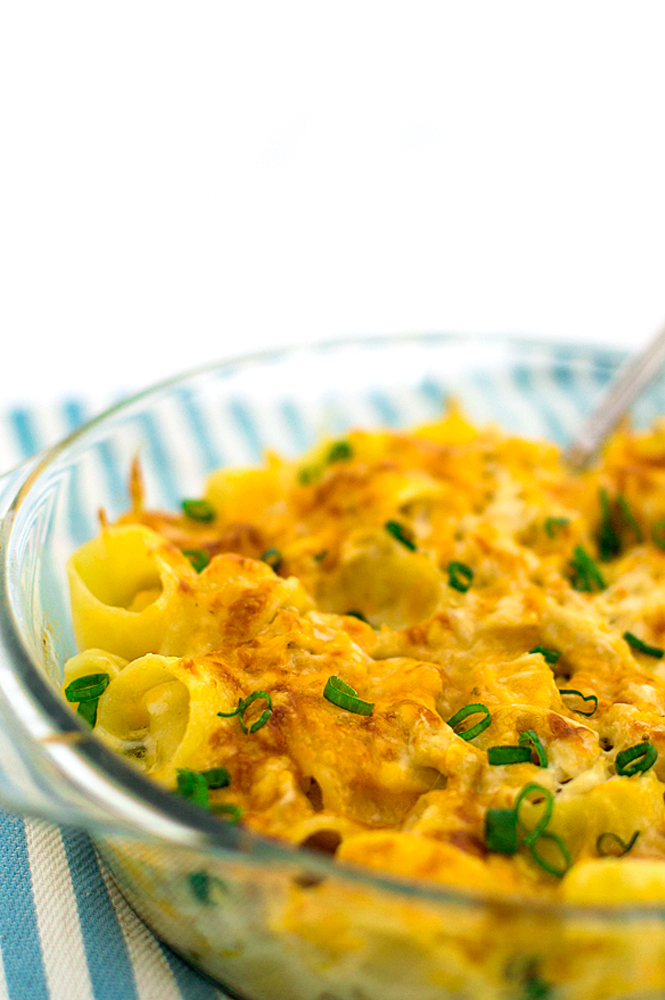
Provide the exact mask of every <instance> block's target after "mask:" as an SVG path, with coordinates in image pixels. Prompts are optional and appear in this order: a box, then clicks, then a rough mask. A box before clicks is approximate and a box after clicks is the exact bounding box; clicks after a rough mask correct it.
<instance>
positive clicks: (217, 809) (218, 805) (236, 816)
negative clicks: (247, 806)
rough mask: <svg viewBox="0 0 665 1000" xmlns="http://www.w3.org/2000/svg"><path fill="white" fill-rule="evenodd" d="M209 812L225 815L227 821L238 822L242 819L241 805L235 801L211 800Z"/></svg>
mask: <svg viewBox="0 0 665 1000" xmlns="http://www.w3.org/2000/svg"><path fill="white" fill-rule="evenodd" d="M210 812H211V813H213V814H214V815H215V816H226V817H227V819H228V822H229V823H239V822H240V820H241V819H242V807H241V806H239V805H237V804H236V803H235V802H211V803H210Z"/></svg>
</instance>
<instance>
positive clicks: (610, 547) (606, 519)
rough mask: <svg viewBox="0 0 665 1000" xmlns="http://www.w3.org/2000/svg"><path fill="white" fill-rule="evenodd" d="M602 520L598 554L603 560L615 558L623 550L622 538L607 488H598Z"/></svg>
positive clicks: (599, 531)
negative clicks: (618, 532) (615, 522)
mask: <svg viewBox="0 0 665 1000" xmlns="http://www.w3.org/2000/svg"><path fill="white" fill-rule="evenodd" d="M598 497H599V500H600V510H601V520H600V528H599V530H598V554H599V556H600V558H601V559H602V560H603V562H607V560H608V559H613V558H614V557H615V556H618V555H619V553H620V552H621V539H620V538H619V535H618V534H617V532H616V530H615V528H614V519H613V517H612V510H611V507H610V498H609V496H608V493H607V490H606V489H600V490H598Z"/></svg>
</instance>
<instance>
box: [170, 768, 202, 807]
mask: <svg viewBox="0 0 665 1000" xmlns="http://www.w3.org/2000/svg"><path fill="white" fill-rule="evenodd" d="M176 784H177V791H178V794H179V795H182V797H183V798H184V799H189V801H190V802H194V803H196V805H198V806H203V807H204V808H207V807H208V803H209V798H208V782H207V781H206V779H205V777H204V776H203V775H202V774H201V773H200V771H190V770H189V768H183V767H179V768H178V771H177V774H176Z"/></svg>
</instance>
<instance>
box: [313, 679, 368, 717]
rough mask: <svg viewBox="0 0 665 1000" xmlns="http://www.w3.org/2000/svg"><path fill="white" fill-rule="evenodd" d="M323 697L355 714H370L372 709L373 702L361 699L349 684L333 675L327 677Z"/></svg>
mask: <svg viewBox="0 0 665 1000" xmlns="http://www.w3.org/2000/svg"><path fill="white" fill-rule="evenodd" d="M323 697H324V698H325V699H326V700H327V701H330V702H332V704H333V705H337V707H338V708H344V709H346V711H347V712H354V713H355V715H371V714H372V712H373V711H374V702H370V701H363V700H362V698H359V697H358V692H357V691H355V690H354V688H352V687H351V685H350V684H347V683H346V681H343V680H342V678H341V677H337V676H335V675H333V676H332V677H329V678H328V680H327V682H326V686H325V688H324V689H323Z"/></svg>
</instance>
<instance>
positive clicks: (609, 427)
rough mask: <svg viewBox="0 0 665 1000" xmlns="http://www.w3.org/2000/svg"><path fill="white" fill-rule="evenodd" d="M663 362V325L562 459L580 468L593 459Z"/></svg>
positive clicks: (621, 373)
mask: <svg viewBox="0 0 665 1000" xmlns="http://www.w3.org/2000/svg"><path fill="white" fill-rule="evenodd" d="M663 363H665V327H663V329H662V330H661V331H660V332H659V333H657V334H656V336H655V337H654V338H653V340H652V341H651V342H650V343H649V344H647V346H646V347H645V349H644V350H643V351H641V352H640V353H639V354H638V355H637V357H636V358H633V360H632V361H629V362H628V363H627V364H626V366H625V367H623V368H622V369H621V370H620V371H619V373H618V375H617V377H616V378H615V380H614V381H613V382H612V384H611V385H610V387H609V389H608V390H607V392H606V394H605V396H604V397H603V398H602V399H601V401H600V403H599V405H598V406H596V407H595V408H594V410H593V411H592V413H591V414H590V415H589V416H588V417H587V419H586V420H585V422H584V424H583V425H582V429H581V430H580V432H579V434H578V435H577V437H576V438H574V440H573V441H572V442H571V443H570V444H569V445H568V448H567V450H566V458H567V460H568V464H569V465H570V466H572V468H573V469H576V470H579V471H581V470H582V469H584V468H585V467H586V466H587V465H588V464H589V463H590V462H591V460H592V459H593V458H594V456H595V455H596V453H597V452H598V450H599V449H600V447H601V446H602V444H603V442H604V441H605V439H606V438H607V436H608V435H609V434H611V432H612V431H613V430H614V428H615V427H616V425H617V423H618V422H619V420H620V419H621V417H622V416H623V415H624V413H625V412H626V410H627V409H628V408H629V406H630V405H631V403H633V402H634V401H635V400H636V399H637V397H638V396H639V394H640V393H641V392H642V390H643V389H645V388H646V386H647V385H648V384H649V382H650V381H651V379H653V378H655V376H656V375H657V374H658V372H659V371H660V369H661V367H662V365H663Z"/></svg>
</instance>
